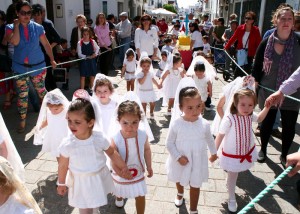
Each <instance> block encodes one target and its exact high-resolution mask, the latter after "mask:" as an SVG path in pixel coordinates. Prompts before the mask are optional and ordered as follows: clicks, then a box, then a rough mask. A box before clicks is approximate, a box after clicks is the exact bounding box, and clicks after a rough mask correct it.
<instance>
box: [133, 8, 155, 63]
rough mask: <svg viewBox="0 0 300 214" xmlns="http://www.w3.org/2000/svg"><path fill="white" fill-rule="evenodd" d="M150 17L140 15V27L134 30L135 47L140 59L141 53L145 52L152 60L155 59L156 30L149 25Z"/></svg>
mask: <svg viewBox="0 0 300 214" xmlns="http://www.w3.org/2000/svg"><path fill="white" fill-rule="evenodd" d="M150 24H151V17H150V16H149V15H148V14H145V15H143V16H142V17H141V27H140V28H138V29H136V31H135V37H134V42H135V48H136V52H137V55H138V59H140V56H141V53H142V52H144V51H145V52H146V53H147V54H148V56H149V58H151V59H152V60H154V59H157V50H158V36H157V33H156V30H155V29H154V28H151V27H150Z"/></svg>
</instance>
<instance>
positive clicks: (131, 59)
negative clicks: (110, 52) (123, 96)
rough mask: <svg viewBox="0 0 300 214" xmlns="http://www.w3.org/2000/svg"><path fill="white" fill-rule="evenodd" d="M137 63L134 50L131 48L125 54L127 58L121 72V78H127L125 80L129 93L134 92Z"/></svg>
mask: <svg viewBox="0 0 300 214" xmlns="http://www.w3.org/2000/svg"><path fill="white" fill-rule="evenodd" d="M136 63H137V61H136V55H135V53H134V50H133V49H131V48H129V49H128V50H127V51H126V53H125V58H124V62H123V67H122V71H121V78H123V77H125V80H126V82H127V83H126V85H127V91H134V80H135V72H136Z"/></svg>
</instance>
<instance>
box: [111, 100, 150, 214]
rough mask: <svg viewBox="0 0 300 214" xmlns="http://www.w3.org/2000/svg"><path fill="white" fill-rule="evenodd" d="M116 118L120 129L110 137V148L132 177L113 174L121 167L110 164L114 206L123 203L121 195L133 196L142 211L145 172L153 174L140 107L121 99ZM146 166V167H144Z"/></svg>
mask: <svg viewBox="0 0 300 214" xmlns="http://www.w3.org/2000/svg"><path fill="white" fill-rule="evenodd" d="M117 119H118V122H119V124H120V126H121V130H119V132H117V134H116V135H115V136H114V137H113V139H112V147H113V148H115V149H116V151H118V152H119V153H120V155H121V157H122V159H123V160H124V161H125V162H126V164H127V166H128V168H129V171H131V173H132V176H133V179H132V180H126V179H124V178H121V177H120V176H118V175H117V174H116V172H118V171H119V170H120V169H118V168H116V167H115V166H114V165H113V169H114V172H113V173H112V176H113V180H114V183H115V192H114V195H115V196H116V201H115V204H116V206H117V207H123V206H124V200H123V199H124V198H135V201H136V203H135V204H136V211H137V213H138V214H142V213H144V212H145V195H146V194H147V186H146V182H145V176H144V172H145V170H147V173H148V177H152V175H153V170H152V164H151V150H150V145H149V142H148V136H147V133H146V132H145V131H143V130H141V129H139V123H140V121H141V120H142V115H141V109H140V107H139V105H138V104H137V103H136V102H135V101H129V100H127V101H124V102H122V103H121V104H120V105H119V107H118V110H117ZM145 165H146V167H145Z"/></svg>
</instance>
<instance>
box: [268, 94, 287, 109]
mask: <svg viewBox="0 0 300 214" xmlns="http://www.w3.org/2000/svg"><path fill="white" fill-rule="evenodd" d="M283 100H284V94H283V93H282V92H281V91H276V92H275V93H273V94H271V95H270V96H269V97H268V98H267V99H266V102H265V106H267V107H269V106H272V105H275V106H281V104H282V102H283Z"/></svg>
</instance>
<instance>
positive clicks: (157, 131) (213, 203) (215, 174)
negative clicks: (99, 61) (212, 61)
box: [0, 68, 300, 214]
mask: <svg viewBox="0 0 300 214" xmlns="http://www.w3.org/2000/svg"><path fill="white" fill-rule="evenodd" d="M78 73H79V72H78V70H77V69H76V68H72V69H71V71H70V76H71V80H70V90H69V91H67V92H66V96H67V97H68V98H69V99H70V98H71V94H72V93H73V91H74V90H75V89H76V88H77V87H78V85H79V76H78ZM110 75H111V76H113V83H114V85H115V86H117V89H116V90H117V92H118V93H120V94H124V93H125V90H126V82H125V81H124V80H123V79H121V78H120V73H117V72H115V71H112V72H111V73H110ZM218 75H219V77H220V79H221V80H222V81H223V79H222V75H221V74H218ZM222 86H223V84H222V82H221V81H220V80H219V81H215V82H214V84H213V97H212V103H213V105H214V106H216V102H217V99H218V97H219V93H220V92H221V91H222ZM64 92H65V91H64ZM0 101H1V103H2V101H3V97H1V99H0ZM13 104H14V105H13V106H16V100H14V103H13ZM166 111H167V110H166V107H161V102H158V103H157V105H156V111H155V120H149V123H150V126H151V128H152V131H153V134H154V136H155V141H154V142H153V143H152V144H151V150H152V154H153V155H152V160H153V170H154V176H153V177H152V178H150V179H148V178H147V179H146V182H147V185H148V194H147V196H146V199H147V202H146V203H147V204H146V214H153V213H155V214H170V213H172V214H173V213H180V214H186V213H188V211H189V193H188V191H186V192H185V196H184V197H185V204H184V205H183V206H182V207H181V208H180V209H178V208H176V207H175V206H174V202H173V201H174V198H175V196H176V188H175V185H174V183H171V182H168V181H167V176H166V170H165V161H166V158H167V156H168V152H167V150H166V147H165V139H166V135H167V131H168V127H169V118H167V117H165V116H164V114H165V113H166ZM1 112H2V115H3V117H4V119H5V121H6V123H7V127H8V128H9V130H10V133H11V136H12V138H13V140H14V142H15V144H16V147H17V149H18V151H19V153H20V155H21V157H22V160H23V162H24V163H25V164H26V167H25V169H26V186H27V187H28V188H29V190H30V191H31V192H32V194H33V196H34V197H35V199H36V200H37V202H38V203H39V205H40V207H41V208H42V209H43V212H44V213H51V214H71V213H72V214H73V213H74V214H75V213H78V210H77V209H74V208H72V207H69V206H68V202H67V196H65V197H60V196H58V195H57V194H56V187H55V182H56V178H57V162H56V159H55V158H52V157H50V155H48V154H45V153H41V152H40V150H41V146H33V145H32V139H31V140H30V141H29V142H24V140H23V139H24V136H25V133H27V132H29V131H30V130H31V128H32V127H33V126H34V125H35V122H36V119H37V116H38V113H35V112H33V110H32V108H31V107H30V108H29V112H28V119H27V127H26V131H25V133H24V134H18V133H17V132H16V127H17V124H18V116H17V110H16V108H15V107H14V108H13V109H10V110H7V111H4V110H2V111H1ZM214 115H215V108H214V110H213V111H211V112H205V115H204V117H205V118H207V119H208V120H209V121H210V122H211V121H212V119H213V117H214ZM147 116H148V117H149V113H148V114H147ZM255 126H256V125H254V126H253V127H255ZM296 126H297V127H296V129H297V134H296V136H295V142H296V143H293V145H292V149H291V151H290V152H294V151H297V148H298V143H299V142H300V138H299V135H298V134H299V133H300V129H299V118H298V123H297V125H296ZM280 144H281V141H279V140H278V139H276V138H273V139H271V142H270V146H269V148H268V157H269V159H268V160H267V162H266V163H264V164H259V163H255V166H254V167H253V168H252V169H251V170H250V171H247V172H243V173H240V175H239V178H238V182H237V188H236V193H237V202H238V210H241V209H242V208H243V207H244V206H245V205H246V204H247V203H248V202H250V200H251V199H252V198H254V197H255V196H256V195H257V194H258V193H259V192H260V191H261V190H263V189H264V188H265V187H266V186H267V185H268V184H269V183H270V182H271V181H272V180H273V179H274V178H275V177H276V176H278V175H279V174H280V173H281V172H282V166H281V165H280V164H279V155H280V149H281V145H280ZM258 145H259V144H258ZM225 179H226V173H225V172H224V171H223V170H222V169H220V168H219V167H218V162H217V163H214V164H210V165H209V181H208V183H206V184H205V185H203V187H202V188H201V193H200V199H199V204H198V210H199V213H201V214H204V213H205V214H209V213H211V214H215V213H227V212H228V211H227V203H226V199H227V192H226V185H225ZM298 179H300V176H299V175H297V176H294V177H293V178H284V179H283V180H282V181H281V182H280V184H279V185H278V186H276V187H275V188H274V190H272V191H271V192H270V194H268V195H267V196H266V197H264V198H263V199H262V200H261V201H260V202H259V203H258V204H256V205H255V208H254V209H252V210H251V211H250V212H249V213H299V211H298V210H297V209H296V207H297V201H298V196H297V192H296V189H295V183H296V181H297V180H298ZM108 198H109V204H108V205H107V206H104V207H101V208H100V210H101V213H104V214H115V213H128V214H134V213H135V204H134V203H135V202H134V200H133V199H130V200H127V201H126V204H125V207H124V208H123V209H118V208H116V207H115V206H114V199H113V197H112V196H109V197H108Z"/></svg>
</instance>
